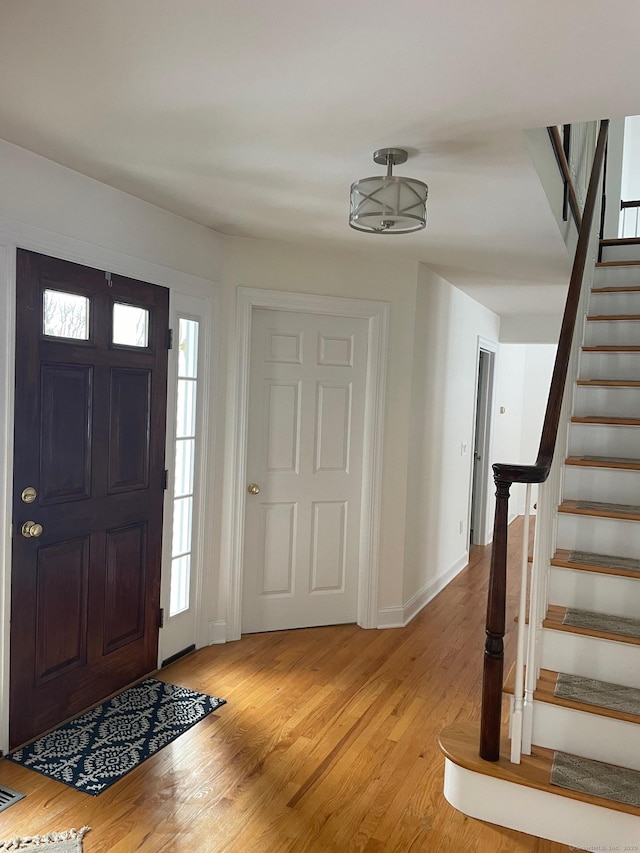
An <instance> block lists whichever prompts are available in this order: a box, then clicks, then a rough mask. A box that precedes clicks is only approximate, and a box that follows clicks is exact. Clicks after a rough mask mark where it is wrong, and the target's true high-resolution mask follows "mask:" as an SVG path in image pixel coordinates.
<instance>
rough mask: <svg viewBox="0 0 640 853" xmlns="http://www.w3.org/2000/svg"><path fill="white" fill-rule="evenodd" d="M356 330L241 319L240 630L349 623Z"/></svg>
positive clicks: (354, 555)
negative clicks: (247, 338)
mask: <svg viewBox="0 0 640 853" xmlns="http://www.w3.org/2000/svg"><path fill="white" fill-rule="evenodd" d="M367 331H368V324H367V321H366V320H364V319H360V318H350V317H335V316H328V315H324V314H304V313H295V312H289V311H279V310H270V309H254V311H253V315H252V332H251V363H250V379H249V426H248V449H247V488H248V490H247V494H246V512H245V542H244V568H243V608H242V631H243V633H250V632H255V631H273V630H279V629H284V628H299V627H308V626H313V625H331V624H337V623H344V622H355V621H356V618H357V601H358V571H359V551H360V508H361V491H362V436H363V427H364V404H365V391H366V369H367ZM252 484H253V485H254V486H257V487H258V488H259V492H257V493H255V494H252V493H251V492H250V491H249V487H250V486H251V485H252ZM253 491H254V492H255V488H253Z"/></svg>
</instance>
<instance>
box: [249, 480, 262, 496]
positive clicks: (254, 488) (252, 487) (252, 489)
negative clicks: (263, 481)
mask: <svg viewBox="0 0 640 853" xmlns="http://www.w3.org/2000/svg"><path fill="white" fill-rule="evenodd" d="M247 491H248V492H249V494H250V495H257V494H258V492H259V491H260V486H259V485H258V484H257V483H249V485H248V486H247Z"/></svg>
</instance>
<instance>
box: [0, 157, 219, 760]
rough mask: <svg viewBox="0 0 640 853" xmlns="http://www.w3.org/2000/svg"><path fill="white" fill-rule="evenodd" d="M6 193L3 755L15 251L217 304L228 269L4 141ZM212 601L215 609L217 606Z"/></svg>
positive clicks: (156, 222) (0, 391)
mask: <svg viewBox="0 0 640 853" xmlns="http://www.w3.org/2000/svg"><path fill="white" fill-rule="evenodd" d="M0 187H1V188H2V189H1V192H0V308H1V310H0V442H1V446H2V455H1V458H0V492H2V494H1V495H0V512H1V513H2V523H1V524H0V748H6V745H7V731H8V730H7V725H8V723H7V720H8V712H7V709H8V674H9V656H8V649H9V609H10V606H9V601H10V574H11V573H10V561H11V505H12V493H13V486H12V468H13V456H12V448H13V384H14V381H13V365H14V343H13V341H14V316H15V253H16V247H22V248H25V249H32V250H34V251H38V252H43V253H45V254H50V255H54V256H57V257H61V258H65V259H67V260H71V261H77V262H78V263H84V264H87V265H89V266H93V267H96V268H98V269H105V270H110V271H112V272H117V273H120V274H122V275H127V276H131V277H133V278H140V279H143V280H146V281H150V282H152V283H155V284H160V285H163V286H165V287H169V288H170V289H171V290H172V292H175V291H181V292H183V293H191V294H193V295H197V296H199V297H201V298H203V300H204V301H205V302H206V303H207V305H208V306H211V305H213V304H215V300H216V297H217V285H216V284H215V279H216V278H217V277H218V275H219V271H220V264H221V243H222V238H221V237H220V236H219V235H217V234H215V233H214V232H212V231H210V230H209V229H207V228H203V227H202V226H199V225H196V224H194V223H192V222H188V221H187V220H185V219H182V218H181V217H179V216H175V215H174V214H171V213H167V212H166V211H163V210H160V208H158V207H155V206H154V205H151V204H147V203H146V202H143V201H140V200H139V199H136V198H134V197H132V196H130V195H127V194H126V193H123V192H120V191H119V190H114V189H112V188H110V187H107V186H105V185H103V184H100V183H99V182H97V181H94V180H92V179H90V178H87V177H85V176H83V175H80V174H78V173H77V172H73V171H71V170H69V169H65V168H64V167H62V166H59V165H57V164H55V163H52V162H51V161H49V160H46V159H44V158H42V157H38V156H37V155H35V154H32V153H30V152H28V151H25V150H23V149H21V148H17V147H16V146H14V145H10V144H9V143H6V142H2V141H0ZM207 310H208V309H207ZM215 369H216V364H215V359H213V360H212V363H211V371H210V373H208V375H207V377H206V379H205V382H209V383H210V382H211V376H212V375H213V374H215ZM213 411H214V412H215V411H217V409H213ZM214 420H215V418H213V419H212V423H210V432H209V433H208V435H207V439H206V440H207V441H208V442H210V444H211V447H210V448H209V450H210V453H209V459H212V460H214V458H215V455H216V454H215V453H214V450H213V437H215V435H216V432H215V429H214V428H213V427H214V423H213V422H214ZM218 453H220V451H219V450H218ZM214 470H215V468H214V465H211V466H210V467H209V466H208V468H207V471H206V472H205V474H204V476H203V490H204V492H205V494H206V495H207V500H208V504H207V507H208V521H209V524H208V525H207V530H208V531H211V530H215V529H216V527H217V528H219V521H218V520H217V519H218V518H219V516H220V512H219V507H220V504H221V501H220V500H215V499H213V494H212V493H213V491H214V486H213V482H214V478H213V473H214ZM209 494H211V495H212V499H209ZM209 535H210V536H211V540H212V541H211V543H210V545H209V547H208V548H207V553H208V554H210V555H211V561H210V562H211V565H212V566H214V567H215V570H216V571H217V565H216V564H217V560H218V554H217V553H216V550H215V548H214V541H215V540H214V536H213V534H211V533H209ZM210 597H211V596H209V600H208V601H207V602H206V604H210ZM205 609H206V606H205Z"/></svg>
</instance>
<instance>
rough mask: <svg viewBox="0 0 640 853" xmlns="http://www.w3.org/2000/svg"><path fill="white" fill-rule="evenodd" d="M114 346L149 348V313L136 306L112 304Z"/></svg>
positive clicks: (120, 303) (119, 303)
mask: <svg viewBox="0 0 640 853" xmlns="http://www.w3.org/2000/svg"><path fill="white" fill-rule="evenodd" d="M112 341H113V343H114V344H119V345H120V346H125V347H148V346H149V312H148V311H147V309H146V308H139V307H138V306H137V305H125V304H124V303H122V302H114V303H113V337H112Z"/></svg>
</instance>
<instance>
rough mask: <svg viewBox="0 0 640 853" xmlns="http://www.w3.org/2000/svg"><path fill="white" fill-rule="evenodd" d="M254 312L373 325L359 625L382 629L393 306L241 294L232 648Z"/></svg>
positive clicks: (238, 600)
mask: <svg viewBox="0 0 640 853" xmlns="http://www.w3.org/2000/svg"><path fill="white" fill-rule="evenodd" d="M254 308H267V309H269V308H270V309H272V310H278V311H295V312H298V313H307V314H327V315H330V316H335V317H353V318H361V319H365V320H367V321H368V352H367V378H366V390H365V414H364V434H363V465H362V510H361V515H360V561H359V567H358V568H359V571H358V608H357V622H358V625H360V627H362V628H376V627H377V625H378V578H379V550H380V549H379V543H380V511H381V492H382V446H383V438H384V428H383V427H384V401H385V385H386V363H387V348H388V336H389V308H390V306H389V303H388V302H378V301H373V300H367V299H348V298H344V297H340V296H320V295H316V294H307V293H292V292H285V291H279V290H262V289H258V288H249V287H239V288H238V289H237V303H236V321H237V322H236V335H237V337H236V385H235V388H236V394H235V413H234V430H233V442H234V447H233V449H232V454H231V457H232V459H233V460H234V463H235V464H234V477H233V480H232V495H231V513H232V517H231V524H230V543H229V561H228V567H229V568H228V577H227V589H228V596H229V597H228V610H227V640H238V639H240V635H241V631H242V572H243V559H244V526H245V498H246V489H245V480H246V467H247V428H248V412H249V364H250V349H251V318H252V313H253V309H254Z"/></svg>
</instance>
